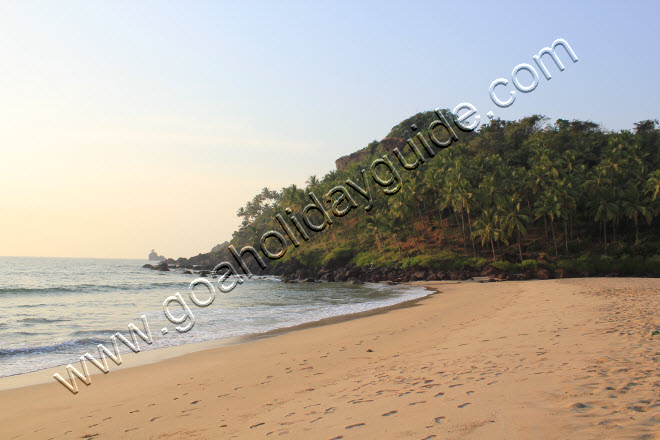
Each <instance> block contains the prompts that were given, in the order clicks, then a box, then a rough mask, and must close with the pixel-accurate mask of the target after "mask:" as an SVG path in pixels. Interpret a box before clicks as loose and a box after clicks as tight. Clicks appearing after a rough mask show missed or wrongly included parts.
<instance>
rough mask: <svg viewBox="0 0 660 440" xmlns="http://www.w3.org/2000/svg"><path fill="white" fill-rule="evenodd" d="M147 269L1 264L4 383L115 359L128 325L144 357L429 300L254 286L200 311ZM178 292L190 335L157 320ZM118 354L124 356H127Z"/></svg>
mask: <svg viewBox="0 0 660 440" xmlns="http://www.w3.org/2000/svg"><path fill="white" fill-rule="evenodd" d="M146 262H147V261H146V260H116V259H77V258H36V257H0V316H1V317H2V319H1V320H0V377H4V376H10V375H15V374H22V373H27V372H31V371H37V370H40V369H44V368H50V367H56V366H59V365H66V364H68V363H77V362H78V361H79V359H80V356H81V355H82V354H84V353H86V352H90V353H91V354H92V355H94V356H95V357H97V355H98V351H97V348H96V347H97V345H98V344H99V343H102V344H104V345H105V346H106V347H108V348H109V349H110V350H112V342H111V339H110V336H111V335H113V334H115V333H116V332H121V333H122V334H124V335H125V336H126V337H127V338H128V339H129V340H130V339H131V338H130V335H129V331H128V324H129V323H133V324H134V325H135V326H136V327H137V328H138V329H140V330H143V329H144V325H143V322H142V319H141V316H142V315H144V316H146V320H147V323H148V325H149V330H150V331H151V335H152V337H153V343H152V344H151V345H148V344H146V343H145V342H143V341H142V340H141V339H138V342H139V345H140V348H141V349H142V350H143V351H144V350H153V349H158V348H164V347H169V346H173V345H182V344H187V343H192V342H202V341H209V340H217V339H223V338H229V337H236V336H242V335H251V334H258V333H263V332H266V331H269V330H274V329H278V328H285V327H290V326H293V325H298V324H303V323H307V322H313V321H317V320H320V319H323V318H328V317H333V316H339V315H345V314H349V313H355V312H362V311H366V310H370V309H374V308H378V307H383V306H388V305H392V304H396V303H399V302H402V301H406V300H409V299H414V298H419V297H422V296H424V295H426V294H427V293H428V292H427V291H426V290H424V289H422V288H420V287H413V286H403V285H398V286H387V285H383V284H369V283H367V284H364V285H351V284H348V283H295V284H291V283H282V282H280V280H279V279H277V278H275V277H253V278H252V279H250V280H246V281H245V282H244V283H243V284H241V285H238V286H237V287H236V288H235V289H234V290H232V291H231V292H229V293H222V292H220V291H218V293H217V295H216V298H215V301H214V302H213V303H212V304H211V305H209V306H208V307H204V308H201V307H197V306H196V305H194V304H193V303H192V301H191V300H190V298H189V296H188V286H189V285H190V283H191V282H192V281H193V280H194V279H195V278H196V276H195V275H186V274H183V273H181V272H178V271H171V272H158V271H152V270H149V269H143V268H142V267H141V266H142V265H143V264H144V263H146ZM209 280H210V281H214V280H212V279H209ZM227 282H228V281H225V283H227ZM177 292H180V293H181V295H182V297H183V298H184V300H185V301H186V303H187V305H188V306H189V307H190V311H191V312H192V314H193V315H194V318H195V324H194V326H193V328H192V329H190V330H189V331H188V332H186V333H179V332H178V331H176V330H175V326H176V324H172V323H171V322H170V321H168V320H167V319H166V317H165V315H164V312H163V302H164V301H165V299H166V298H168V297H170V296H172V295H174V294H175V293H177ZM195 292H196V293H197V296H198V297H199V299H200V300H203V299H204V298H206V297H208V295H207V294H206V295H205V293H206V292H208V290H205V288H204V287H203V286H198V287H196V288H195ZM170 310H172V313H173V315H174V316H183V315H184V311H183V309H182V308H181V307H180V306H178V305H177V304H176V303H171V304H170ZM185 324H186V322H184V323H183V324H181V325H185ZM163 328H167V329H168V332H167V333H166V334H163V332H161V329H163ZM143 331H144V330H143ZM118 345H119V349H120V351H121V352H122V353H127V352H130V349H129V348H128V347H126V346H125V345H124V344H122V343H121V342H120V343H119V344H118ZM109 363H110V366H112V365H113V364H112V362H109ZM92 368H93V367H92Z"/></svg>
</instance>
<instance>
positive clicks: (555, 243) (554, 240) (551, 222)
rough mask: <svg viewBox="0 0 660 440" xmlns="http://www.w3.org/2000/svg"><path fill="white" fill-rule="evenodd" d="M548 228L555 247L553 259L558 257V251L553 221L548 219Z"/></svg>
mask: <svg viewBox="0 0 660 440" xmlns="http://www.w3.org/2000/svg"><path fill="white" fill-rule="evenodd" d="M550 227H551V228H552V242H553V243H554V245H555V257H558V256H559V251H558V250H557V239H556V238H555V221H554V219H552V218H551V219H550Z"/></svg>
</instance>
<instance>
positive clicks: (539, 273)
mask: <svg viewBox="0 0 660 440" xmlns="http://www.w3.org/2000/svg"><path fill="white" fill-rule="evenodd" d="M536 278H538V279H539V280H548V279H550V278H552V274H551V273H550V271H549V270H548V269H546V268H545V267H539V268H537V269H536Z"/></svg>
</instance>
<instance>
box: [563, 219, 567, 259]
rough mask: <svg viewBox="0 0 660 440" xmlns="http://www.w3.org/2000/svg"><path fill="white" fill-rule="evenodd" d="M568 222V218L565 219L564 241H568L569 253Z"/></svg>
mask: <svg viewBox="0 0 660 440" xmlns="http://www.w3.org/2000/svg"><path fill="white" fill-rule="evenodd" d="M566 223H567V222H566V219H564V238H565V240H564V241H565V242H566V253H567V254H568V226H567V225H566Z"/></svg>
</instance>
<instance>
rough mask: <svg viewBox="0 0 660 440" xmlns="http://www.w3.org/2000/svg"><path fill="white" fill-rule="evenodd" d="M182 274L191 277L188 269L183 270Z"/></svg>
mask: <svg viewBox="0 0 660 440" xmlns="http://www.w3.org/2000/svg"><path fill="white" fill-rule="evenodd" d="M182 273H183V274H185V275H191V274H192V272H191V271H189V270H188V269H185V270H184V271H183V272H182Z"/></svg>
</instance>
